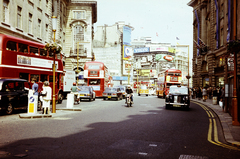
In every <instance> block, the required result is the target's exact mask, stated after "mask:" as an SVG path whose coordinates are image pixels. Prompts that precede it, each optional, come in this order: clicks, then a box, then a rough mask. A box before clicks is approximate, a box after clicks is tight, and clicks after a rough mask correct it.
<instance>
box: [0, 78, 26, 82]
mask: <svg viewBox="0 0 240 159" xmlns="http://www.w3.org/2000/svg"><path fill="white" fill-rule="evenodd" d="M0 81H2V82H6V81H20V82H27V80H25V79H20V78H0Z"/></svg>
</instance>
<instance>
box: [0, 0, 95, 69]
mask: <svg viewBox="0 0 240 159" xmlns="http://www.w3.org/2000/svg"><path fill="white" fill-rule="evenodd" d="M0 8H2V9H1V10H0V33H2V34H7V35H12V36H15V37H19V38H23V39H27V40H32V41H35V42H39V43H43V44H45V43H47V42H51V41H53V31H52V16H56V17H57V29H56V37H55V39H56V41H57V43H59V44H61V45H62V48H63V50H62V53H63V54H64V55H65V59H64V62H65V68H66V69H69V70H77V64H79V68H78V69H79V70H83V67H84V64H85V62H86V61H91V60H92V59H93V54H94V53H93V49H92V39H93V32H94V23H96V22H97V2H96V1H92V0H1V1H0ZM77 50H78V51H77ZM77 55H78V57H77ZM77 58H78V62H77Z"/></svg>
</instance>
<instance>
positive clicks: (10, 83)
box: [0, 78, 29, 114]
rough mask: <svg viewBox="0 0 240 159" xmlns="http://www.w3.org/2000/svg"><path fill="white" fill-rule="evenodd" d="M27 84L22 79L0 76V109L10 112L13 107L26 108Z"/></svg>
mask: <svg viewBox="0 0 240 159" xmlns="http://www.w3.org/2000/svg"><path fill="white" fill-rule="evenodd" d="M25 86H27V87H28V88H29V84H28V83H27V81H26V80H23V79H7V78H2V79H1V78H0V110H1V111H4V112H5V113H6V114H12V113H13V111H14V109H27V108H28V90H25Z"/></svg>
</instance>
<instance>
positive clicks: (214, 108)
mask: <svg viewBox="0 0 240 159" xmlns="http://www.w3.org/2000/svg"><path fill="white" fill-rule="evenodd" d="M191 100H192V101H195V102H197V103H201V104H203V105H205V106H207V107H208V108H209V109H211V110H212V111H213V112H214V113H215V114H216V115H217V117H218V118H219V120H220V122H221V126H222V129H223V134H224V137H225V140H226V141H227V142H228V143H229V144H232V145H233V146H237V147H240V142H238V141H236V140H234V138H233V136H232V134H231V131H230V128H229V126H228V124H232V123H229V122H228V121H227V120H226V117H228V118H229V117H230V118H232V117H231V116H230V115H229V114H228V113H224V112H223V110H222V108H221V107H220V106H219V105H213V104H211V103H208V102H203V101H201V100H197V99H191Z"/></svg>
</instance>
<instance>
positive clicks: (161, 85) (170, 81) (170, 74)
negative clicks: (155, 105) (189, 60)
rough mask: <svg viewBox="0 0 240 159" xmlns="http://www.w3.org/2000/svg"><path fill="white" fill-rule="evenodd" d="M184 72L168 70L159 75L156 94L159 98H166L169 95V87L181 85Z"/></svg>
mask: <svg viewBox="0 0 240 159" xmlns="http://www.w3.org/2000/svg"><path fill="white" fill-rule="evenodd" d="M181 82H182V72H181V71H180V70H177V69H168V70H166V71H163V72H160V73H159V75H158V82H157V90H156V94H157V96H158V97H163V98H165V96H166V95H168V93H169V87H170V86H171V85H181Z"/></svg>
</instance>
